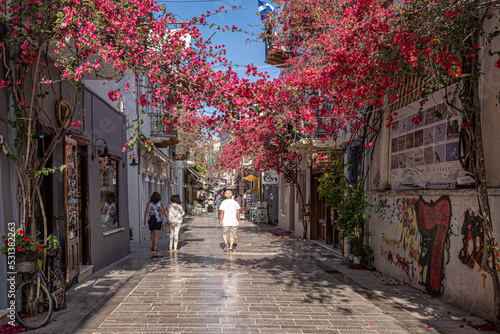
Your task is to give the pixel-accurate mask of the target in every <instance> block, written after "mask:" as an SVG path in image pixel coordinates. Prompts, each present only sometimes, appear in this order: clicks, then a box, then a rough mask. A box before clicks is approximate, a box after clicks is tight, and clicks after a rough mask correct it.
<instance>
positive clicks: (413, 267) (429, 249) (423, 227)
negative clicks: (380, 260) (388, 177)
mask: <svg viewBox="0 0 500 334" xmlns="http://www.w3.org/2000/svg"><path fill="white" fill-rule="evenodd" d="M387 203H388V202H385V203H384V206H385V207H386V208H387V206H391V208H390V210H394V211H393V212H394V214H395V216H396V217H397V218H398V220H399V221H398V225H397V226H398V227H397V233H398V234H399V240H397V239H395V238H391V237H389V236H387V235H385V234H382V242H383V243H384V244H385V245H387V246H389V248H391V249H401V248H402V249H403V250H404V252H405V256H403V255H400V254H398V253H396V252H394V251H392V250H388V251H387V250H385V249H384V247H383V246H382V247H381V253H382V256H383V257H384V258H385V259H387V260H388V261H389V263H391V264H392V265H394V266H395V267H398V268H400V269H401V270H402V271H403V272H404V273H405V274H406V276H407V277H408V278H409V279H410V280H415V279H416V280H418V283H419V284H421V285H423V286H425V288H426V290H427V292H429V293H431V294H433V295H436V296H437V295H440V294H441V293H442V292H443V287H442V280H443V278H444V273H443V269H444V267H445V266H446V265H447V264H448V262H449V249H450V240H449V235H450V223H451V216H452V213H451V202H450V199H449V197H448V196H442V197H440V198H439V199H438V200H437V201H435V202H432V201H431V202H426V201H424V199H423V198H422V197H420V198H418V199H416V198H403V199H397V200H394V201H393V203H391V204H389V205H388V204H387ZM396 212H397V214H396ZM390 219H391V222H392V221H393V219H394V216H392V217H390Z"/></svg>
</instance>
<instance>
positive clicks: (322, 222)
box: [311, 175, 334, 244]
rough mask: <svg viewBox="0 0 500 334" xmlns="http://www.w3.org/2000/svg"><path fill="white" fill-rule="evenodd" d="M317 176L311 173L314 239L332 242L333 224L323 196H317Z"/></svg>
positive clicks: (326, 242) (327, 242)
mask: <svg viewBox="0 0 500 334" xmlns="http://www.w3.org/2000/svg"><path fill="white" fill-rule="evenodd" d="M318 177H319V175H313V184H312V190H313V191H312V195H313V196H312V197H313V198H312V203H311V204H312V208H311V210H312V224H313V230H314V232H315V233H314V236H315V237H316V239H318V240H320V241H322V242H324V243H325V244H333V224H332V222H333V221H332V219H333V218H334V217H332V215H331V214H330V211H331V210H330V209H329V208H328V207H327V206H326V201H325V198H324V197H321V196H319V193H318V184H319V181H318Z"/></svg>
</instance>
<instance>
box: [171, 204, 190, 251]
mask: <svg viewBox="0 0 500 334" xmlns="http://www.w3.org/2000/svg"><path fill="white" fill-rule="evenodd" d="M170 201H171V202H172V203H170V204H169V206H168V207H167V218H168V224H170V244H169V249H170V250H172V247H173V250H174V252H177V243H178V241H179V232H180V230H181V224H182V217H183V216H184V215H185V214H186V212H185V211H184V208H183V207H182V205H181V198H180V197H179V195H173V196H172V197H171V198H170Z"/></svg>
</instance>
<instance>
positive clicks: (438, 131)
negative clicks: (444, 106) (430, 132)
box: [434, 123, 446, 143]
mask: <svg viewBox="0 0 500 334" xmlns="http://www.w3.org/2000/svg"><path fill="white" fill-rule="evenodd" d="M445 138H446V123H441V124H437V125H436V126H435V127H434V142H435V143H438V142H440V141H443V140H444V139H445Z"/></svg>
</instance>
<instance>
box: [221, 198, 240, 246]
mask: <svg viewBox="0 0 500 334" xmlns="http://www.w3.org/2000/svg"><path fill="white" fill-rule="evenodd" d="M224 196H225V197H226V199H225V200H224V201H222V203H221V204H220V208H219V212H220V218H219V221H220V226H221V227H222V239H223V240H224V251H225V252H226V251H229V252H232V251H233V244H234V239H235V238H236V232H237V230H238V225H239V224H240V209H241V208H240V205H239V204H238V202H236V201H235V200H234V199H231V197H232V196H233V193H232V192H231V190H227V191H226V192H225V193H224ZM228 239H229V240H228ZM228 241H229V242H228Z"/></svg>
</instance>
